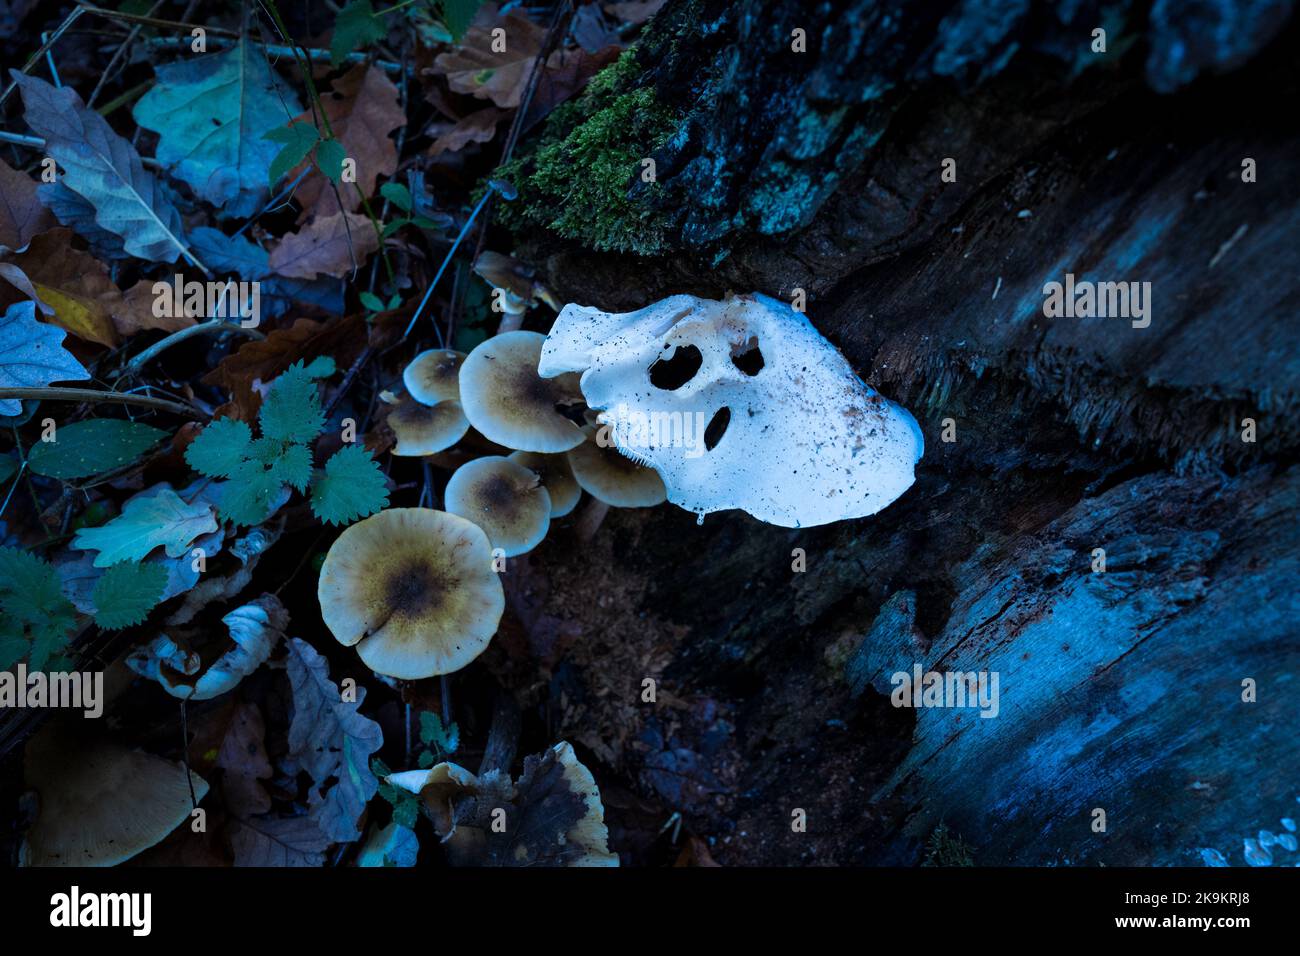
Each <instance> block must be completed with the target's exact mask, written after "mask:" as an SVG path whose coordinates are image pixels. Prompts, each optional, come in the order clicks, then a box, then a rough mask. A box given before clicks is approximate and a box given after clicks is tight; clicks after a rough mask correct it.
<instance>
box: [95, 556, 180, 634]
mask: <svg viewBox="0 0 1300 956" xmlns="http://www.w3.org/2000/svg"><path fill="white" fill-rule="evenodd" d="M166 587H167V569H166V568H164V567H163V566H162V565H161V564H157V563H153V562H149V563H144V564H140V563H136V562H124V563H122V564H115V565H113V566H112V567H111V568H109V569H108V570H107V571H105V572H104V575H103V577H101V578H100V579H99V582H98V583H97V584H96V585H95V591H94V594H93V596H92V598H91V600H93V601H94V602H95V608H96V610H95V623H96V624H98V625H99V626H100V627H102V628H104V629H105V630H110V631H111V630H117V629H118V628H123V627H130V626H131V625H132V624H139V623H140V622H141V621H143V620H144V619H145V618H146V617H148V616H149V612H150V611H152V610H153V609H154V607H155V606H156V605H157V604H158V601H159V600H160V599H161V598H162V596H163V590H164V588H166Z"/></svg>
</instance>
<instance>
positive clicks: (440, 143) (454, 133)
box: [429, 106, 509, 156]
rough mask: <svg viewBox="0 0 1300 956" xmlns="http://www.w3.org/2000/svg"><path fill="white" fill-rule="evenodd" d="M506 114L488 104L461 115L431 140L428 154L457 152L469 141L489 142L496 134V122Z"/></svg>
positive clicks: (506, 114)
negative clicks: (452, 124) (447, 128)
mask: <svg viewBox="0 0 1300 956" xmlns="http://www.w3.org/2000/svg"><path fill="white" fill-rule="evenodd" d="M508 115H509V113H507V112H506V111H505V110H499V109H497V108H496V107H495V106H489V107H487V108H486V109H481V110H477V111H475V112H473V113H470V114H469V115H468V116H465V117H462V118H461V119H460V120H459V121H458V122H457V123H456V124H455V125H454V126H452V127H451V129H449V130H446V131H445V132H444V133H442V134H441V135H440V136H438V138H437V139H435V140H434V141H433V145H432V146H430V147H429V155H430V156H441V155H442V154H443V153H455V152H458V151H459V150H462V149H464V148H465V147H466V146H468V145H469V144H470V143H488V142H491V140H492V137H494V136H496V134H497V124H498V123H500V122H501V120H502V119H503V118H504V117H506V116H508Z"/></svg>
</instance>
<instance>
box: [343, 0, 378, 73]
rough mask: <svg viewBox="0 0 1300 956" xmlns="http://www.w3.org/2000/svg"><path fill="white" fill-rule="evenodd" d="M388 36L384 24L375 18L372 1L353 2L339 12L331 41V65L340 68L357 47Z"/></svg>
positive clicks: (357, 0)
mask: <svg viewBox="0 0 1300 956" xmlns="http://www.w3.org/2000/svg"><path fill="white" fill-rule="evenodd" d="M387 35H388V29H387V28H386V27H385V26H384V22H383V21H382V20H380V19H378V18H377V17H376V16H375V8H374V7H372V6H371V5H370V0H352V3H349V4H348V5H347V6H346V7H344V8H343V9H342V10H340V11H339V15H338V18H337V19H336V20H335V21H334V37H333V38H332V39H331V40H330V63H332V64H333V65H334V66H338V65H339V64H340V63H342V62H343V60H344V59H345V58H346V57H347V55H348V54H349V53H351V52H352V51H353V50H355V49H356V48H357V47H362V46H367V45H369V44H371V43H377V42H378V41H380V40H382V39H383V38H384V37H385V36H387Z"/></svg>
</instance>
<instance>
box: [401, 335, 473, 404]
mask: <svg viewBox="0 0 1300 956" xmlns="http://www.w3.org/2000/svg"><path fill="white" fill-rule="evenodd" d="M464 361H465V353H464V352H455V351H452V350H451V349H429V350H428V351H427V352H421V353H420V354H419V355H417V356H416V357H415V358H413V359H411V362H410V364H409V365H407V366H406V368H405V369H404V370H403V371H402V384H403V385H405V386H406V393H407V394H408V395H410V396H411V397H412V398H413V399H415V400H416V401H417V402H419V403H420V404H421V405H437V404H438V403H439V402H458V401H460V367H461V365H462V364H463V363H464Z"/></svg>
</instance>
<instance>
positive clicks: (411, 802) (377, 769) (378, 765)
mask: <svg viewBox="0 0 1300 956" xmlns="http://www.w3.org/2000/svg"><path fill="white" fill-rule="evenodd" d="M430 766H432V765H430ZM425 769H427V768H425ZM370 772H371V773H373V774H374V775H375V776H376V777H377V778H378V779H379V791H378V792H379V795H380V796H381V797H383V798H384V799H385V800H387V801H388V802H389V803H390V804H391V805H392V807H393V822H394V823H396V824H398V825H399V826H404V827H406V828H407V829H411V828H413V827H414V826H415V821H416V819H417V818H418V817H419V815H420V798H419V797H417V796H416V795H415V794H413V793H410V792H409V791H406V790H402V789H400V788H398V787H394V786H393V785H392V784H391V783H388V782H387V781H386V780H384V778H385V777H387V776H388V775H389V774H391V773H392V772H393V771H392V770H390V769H389V768H388V765H387V764H385V763H384V762H383V761H382V760H380V759H379V758H378V757H374V758H372V759H371V761H370Z"/></svg>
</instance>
